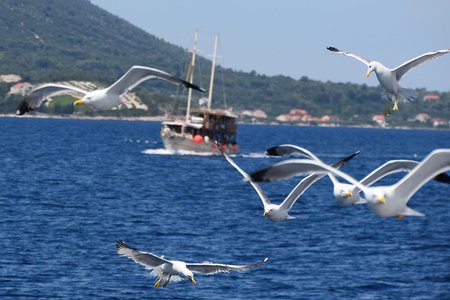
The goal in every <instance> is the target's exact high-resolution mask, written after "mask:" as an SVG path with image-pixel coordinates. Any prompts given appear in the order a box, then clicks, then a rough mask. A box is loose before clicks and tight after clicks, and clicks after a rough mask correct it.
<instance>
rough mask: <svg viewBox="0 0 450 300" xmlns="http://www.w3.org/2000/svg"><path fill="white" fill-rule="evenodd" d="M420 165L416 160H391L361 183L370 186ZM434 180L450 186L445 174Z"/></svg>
mask: <svg viewBox="0 0 450 300" xmlns="http://www.w3.org/2000/svg"><path fill="white" fill-rule="evenodd" d="M418 164H419V162H418V161H415V160H408V159H401V160H390V161H388V162H387V163H385V164H383V165H382V166H380V167H378V168H377V169H375V170H374V171H372V172H371V173H370V174H369V175H367V176H366V177H364V178H363V179H362V180H361V181H360V183H362V184H363V185H365V186H370V185H372V184H374V183H375V182H377V181H378V180H380V179H381V178H383V177H386V176H388V175H390V174H393V173H398V172H409V171H411V170H412V169H414V168H415V167H416V166H417V165H418ZM433 180H435V181H437V182H441V183H447V184H449V183H450V176H449V175H447V174H445V173H441V174H438V175H437V176H435V177H434V178H433Z"/></svg>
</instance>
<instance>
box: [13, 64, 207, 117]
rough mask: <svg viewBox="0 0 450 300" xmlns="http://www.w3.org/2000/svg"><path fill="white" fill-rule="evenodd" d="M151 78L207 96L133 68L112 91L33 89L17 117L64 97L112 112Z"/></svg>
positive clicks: (155, 71)
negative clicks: (49, 101)
mask: <svg viewBox="0 0 450 300" xmlns="http://www.w3.org/2000/svg"><path fill="white" fill-rule="evenodd" d="M151 78H159V79H163V80H167V81H169V82H172V83H174V84H181V85H184V86H185V87H187V88H192V89H195V90H199V91H202V92H204V90H203V89H201V88H199V87H198V86H196V85H194V84H191V83H190V82H187V81H185V80H183V79H180V78H177V77H174V76H172V75H170V74H169V73H166V72H164V71H161V70H158V69H155V68H149V67H143V66H133V67H131V68H130V69H129V70H128V71H127V72H126V73H125V74H124V75H123V76H122V77H120V79H119V80H117V81H116V82H114V83H113V84H112V85H110V86H109V87H107V88H104V89H98V90H94V91H90V92H89V91H86V90H83V89H80V88H77V87H74V86H70V85H61V84H52V83H49V84H44V85H41V86H39V87H37V88H35V89H33V90H32V91H31V92H30V94H29V95H28V96H27V97H26V98H25V99H24V100H23V101H22V103H21V104H20V105H19V107H18V108H17V111H16V114H18V115H23V114H25V113H27V112H29V111H32V110H35V109H38V108H39V107H40V106H41V105H42V103H43V102H44V101H45V100H46V99H48V98H50V97H53V96H56V95H60V94H76V95H82V96H83V97H82V98H81V99H79V100H76V101H75V102H74V105H80V104H88V105H90V106H92V108H94V109H95V110H108V109H111V108H113V107H115V106H117V105H119V104H120V103H122V99H121V96H122V95H123V94H125V93H126V92H128V91H129V90H131V89H133V88H134V87H136V86H137V85H138V84H140V83H141V82H143V81H145V80H148V79H151Z"/></svg>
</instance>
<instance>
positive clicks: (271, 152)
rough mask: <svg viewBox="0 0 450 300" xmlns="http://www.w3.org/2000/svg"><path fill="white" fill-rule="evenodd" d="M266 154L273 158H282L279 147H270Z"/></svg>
mask: <svg viewBox="0 0 450 300" xmlns="http://www.w3.org/2000/svg"><path fill="white" fill-rule="evenodd" d="M266 154H267V155H271V156H280V155H281V154H280V152H278V147H277V146H275V147H270V148H269V149H267V150H266Z"/></svg>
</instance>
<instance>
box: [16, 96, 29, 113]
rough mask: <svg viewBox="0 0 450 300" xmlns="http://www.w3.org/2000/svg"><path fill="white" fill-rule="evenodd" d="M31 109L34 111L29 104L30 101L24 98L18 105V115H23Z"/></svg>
mask: <svg viewBox="0 0 450 300" xmlns="http://www.w3.org/2000/svg"><path fill="white" fill-rule="evenodd" d="M29 111H32V109H31V108H30V106H28V103H27V102H26V101H25V100H24V101H22V102H21V103H20V104H19V106H18V107H17V110H16V115H18V116H21V115H24V114H25V113H27V112H29Z"/></svg>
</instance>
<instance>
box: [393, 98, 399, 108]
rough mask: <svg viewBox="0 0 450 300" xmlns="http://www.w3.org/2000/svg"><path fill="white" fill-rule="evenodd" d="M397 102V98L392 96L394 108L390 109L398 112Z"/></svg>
mask: <svg viewBox="0 0 450 300" xmlns="http://www.w3.org/2000/svg"><path fill="white" fill-rule="evenodd" d="M397 100H398V97H397V96H395V95H394V107H393V108H392V109H393V110H398V105H397Z"/></svg>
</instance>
